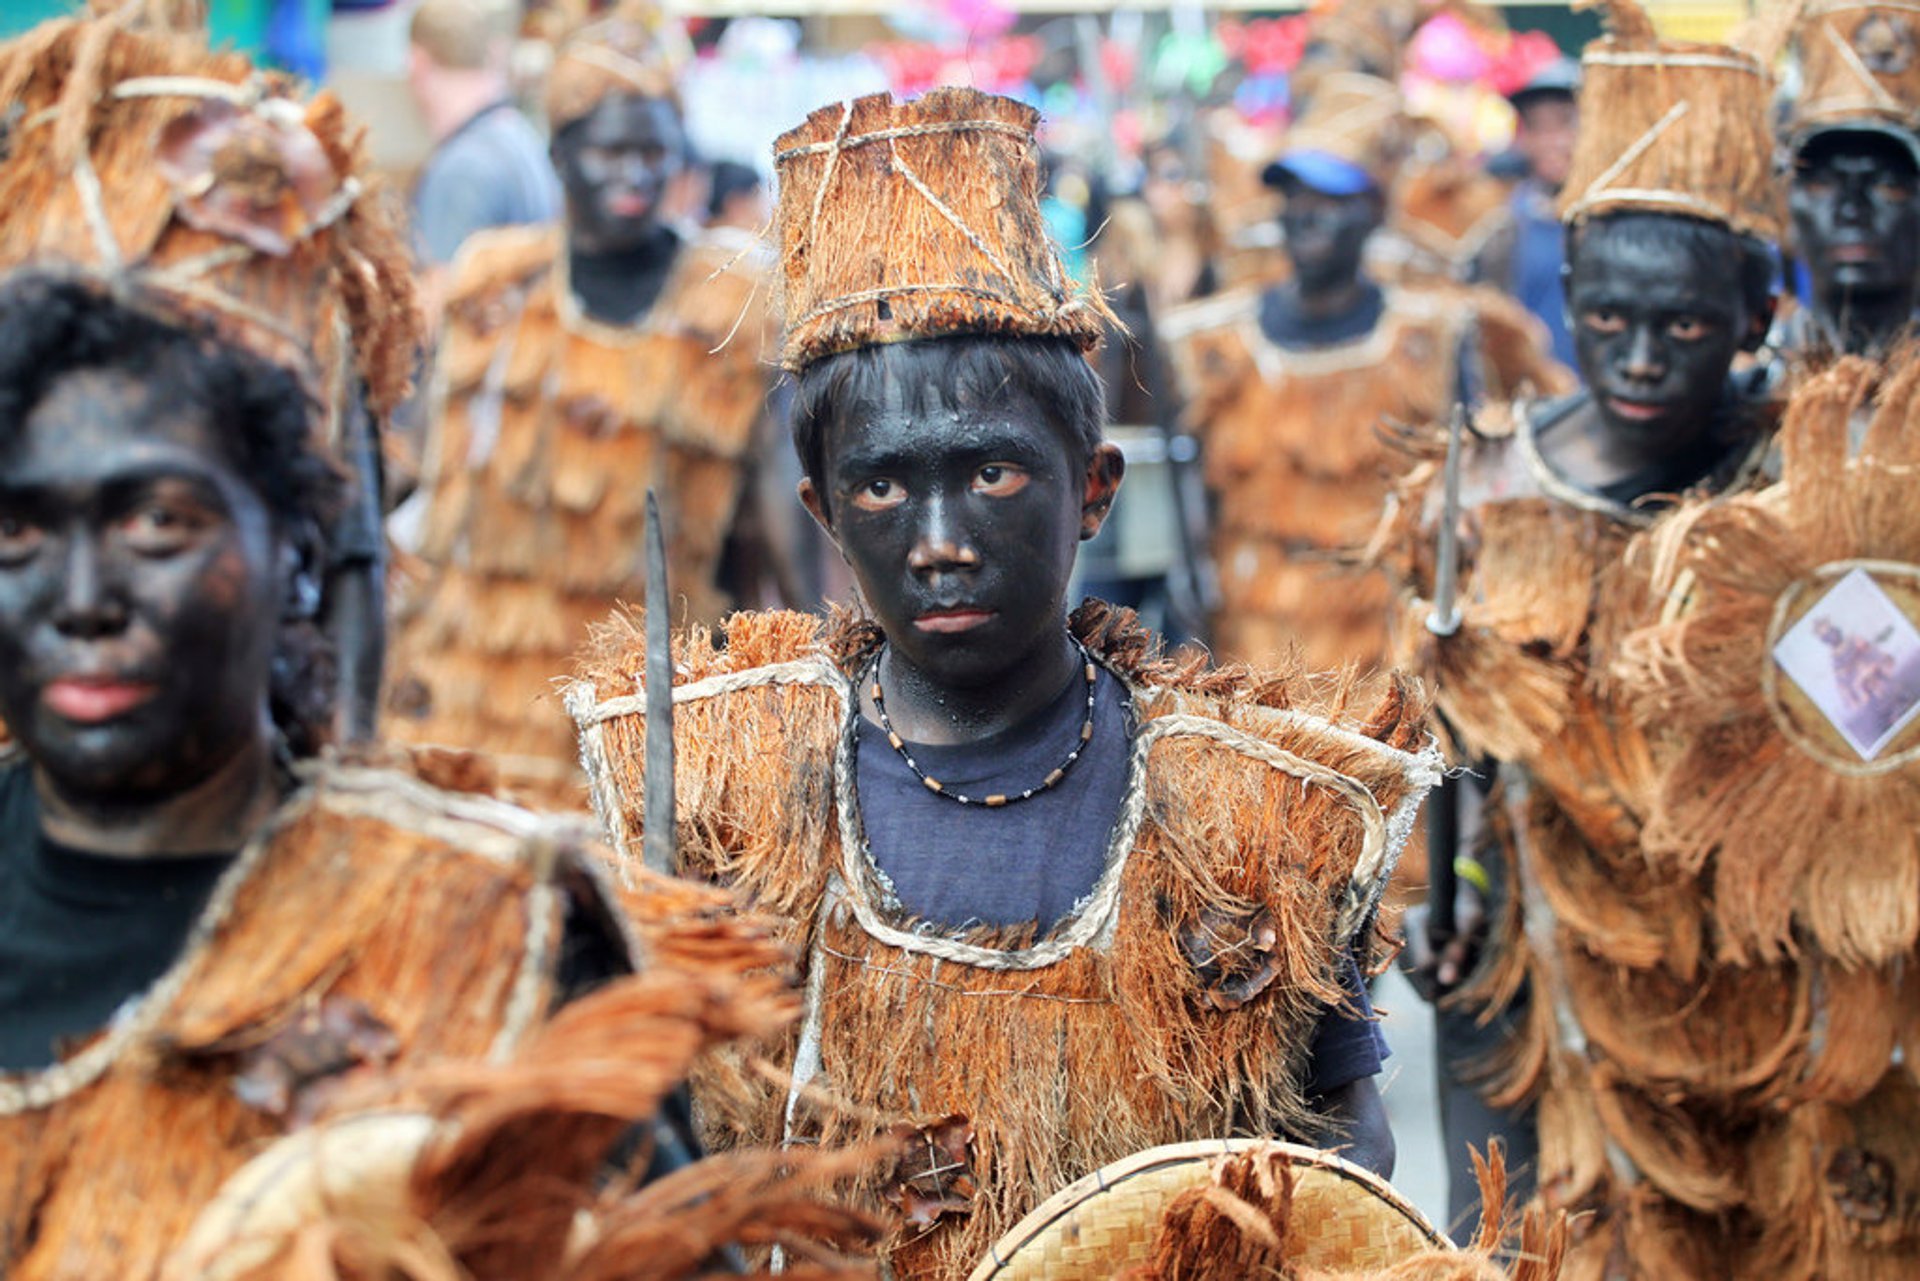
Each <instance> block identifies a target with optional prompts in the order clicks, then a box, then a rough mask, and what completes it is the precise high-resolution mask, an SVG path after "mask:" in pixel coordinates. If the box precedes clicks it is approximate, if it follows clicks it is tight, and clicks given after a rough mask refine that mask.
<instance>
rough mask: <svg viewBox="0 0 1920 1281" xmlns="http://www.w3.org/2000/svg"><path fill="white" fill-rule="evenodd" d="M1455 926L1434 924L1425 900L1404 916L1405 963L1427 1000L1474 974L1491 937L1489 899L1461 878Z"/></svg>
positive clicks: (1455, 891)
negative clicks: (1487, 937)
mask: <svg viewBox="0 0 1920 1281" xmlns="http://www.w3.org/2000/svg"><path fill="white" fill-rule="evenodd" d="M1453 920H1454V928H1453V930H1452V931H1451V932H1447V931H1441V930H1438V929H1436V928H1435V927H1434V924H1433V912H1432V909H1431V908H1429V907H1428V906H1427V905H1426V904H1425V903H1416V904H1415V905H1414V906H1412V907H1410V908H1408V909H1407V913H1406V916H1405V918H1404V922H1403V924H1404V928H1405V930H1406V940H1407V945H1406V950H1405V951H1404V952H1403V953H1402V954H1401V966H1402V967H1403V968H1404V969H1405V971H1406V974H1407V980H1408V982H1410V983H1412V984H1413V987H1414V990H1415V991H1416V992H1418V993H1419V994H1420V995H1421V997H1422V998H1423V999H1425V1000H1429V1001H1433V1000H1438V999H1439V998H1440V997H1442V996H1444V995H1446V994H1447V993H1448V992H1449V991H1451V990H1453V989H1454V988H1455V987H1458V986H1459V985H1460V983H1461V982H1463V981H1464V980H1465V979H1466V977H1467V975H1469V974H1471V973H1473V967H1474V964H1475V962H1476V961H1477V960H1478V959H1479V955H1480V949H1481V947H1482V946H1483V945H1484V944H1485V942H1486V936H1487V901H1486V898H1485V896H1484V895H1482V894H1481V893H1480V890H1479V889H1478V888H1477V887H1476V886H1474V885H1471V884H1468V883H1467V882H1466V881H1461V882H1460V883H1459V884H1458V885H1457V886H1456V887H1455V890H1454V896H1453Z"/></svg>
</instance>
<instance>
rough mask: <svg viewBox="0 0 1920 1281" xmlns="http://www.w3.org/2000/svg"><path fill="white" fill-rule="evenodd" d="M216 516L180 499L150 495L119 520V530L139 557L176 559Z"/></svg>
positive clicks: (195, 504) (128, 545) (163, 495)
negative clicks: (171, 557) (168, 557)
mask: <svg viewBox="0 0 1920 1281" xmlns="http://www.w3.org/2000/svg"><path fill="white" fill-rule="evenodd" d="M212 520H213V517H212V515H211V513H209V512H207V511H206V510H205V509H204V508H202V507H201V506H200V505H199V504H197V503H194V502H191V501H189V500H186V499H183V498H181V497H178V496H171V495H166V494H157V493H156V494H149V495H147V496H145V497H142V498H141V499H140V500H139V501H137V502H136V503H134V504H133V505H132V506H131V507H130V508H129V509H128V510H127V512H126V514H125V515H124V516H122V517H121V518H120V522H119V531H120V537H121V539H122V540H123V541H124V542H125V543H126V545H127V547H128V548H129V549H130V550H131V551H133V552H134V553H135V554H137V555H140V556H155V557H161V556H174V555H178V554H179V553H180V552H183V551H185V550H187V548H189V547H191V546H192V545H193V544H194V543H195V542H196V541H197V540H198V539H199V537H200V535H201V534H202V533H203V532H204V531H205V530H206V529H207V527H208V526H209V525H210V524H212Z"/></svg>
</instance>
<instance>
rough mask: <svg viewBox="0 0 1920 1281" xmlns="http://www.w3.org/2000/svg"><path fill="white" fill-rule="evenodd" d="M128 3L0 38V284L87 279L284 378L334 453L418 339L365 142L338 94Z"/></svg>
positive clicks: (395, 393)
mask: <svg viewBox="0 0 1920 1281" xmlns="http://www.w3.org/2000/svg"><path fill="white" fill-rule="evenodd" d="M135 8H137V6H135V7H128V8H123V9H121V10H119V11H117V12H116V13H115V14H114V15H113V16H103V17H92V18H74V19H62V20H56V21H52V22H47V23H44V24H42V25H41V26H39V27H36V28H35V29H34V30H32V31H30V32H28V33H27V34H26V35H24V36H21V37H19V38H18V39H16V40H13V41H11V42H9V43H7V44H5V45H0V103H5V104H8V106H7V111H6V114H5V115H4V116H0V121H3V122H4V123H3V125H0V209H4V210H5V211H6V212H5V217H4V218H3V219H0V275H13V274H15V273H19V272H23V271H36V272H44V273H46V274H49V275H53V276H61V277H67V278H73V279H78V280H80V281H82V282H84V283H86V284H88V285H90V286H93V287H97V288H98V289H99V290H101V291H102V292H103V293H106V294H109V295H111V296H112V297H113V298H115V299H116V300H118V301H120V302H122V303H124V304H126V305H128V306H131V307H134V308H137V309H139V310H141V311H144V312H147V313H148V314H151V315H154V316H157V317H158V318H160V319H162V320H165V321H168V322H169V323H177V324H184V325H194V326H207V327H210V328H211V329H212V330H213V331H214V332H215V333H216V334H217V335H219V337H221V338H222V339H223V340H225V341H228V342H231V343H234V344H235V345H237V346H240V347H243V348H246V349H248V350H250V351H252V352H254V353H256V354H257V355H259V356H261V357H262V358H263V359H266V360H268V361H271V362H272V363H274V364H276V365H280V366H282V367H284V368H287V369H289V370H292V371H293V372H295V373H296V374H298V375H299V376H300V377H301V378H302V380H303V381H304V382H305V384H306V386H307V387H308V389H309V390H310V391H311V392H312V393H313V394H314V396H315V397H316V398H317V399H318V401H319V403H320V404H321V406H322V407H323V409H324V410H325V417H324V422H323V424H322V425H321V429H320V431H321V443H322V444H323V445H324V446H326V447H327V448H328V449H329V452H333V450H334V447H335V446H336V444H337V442H338V436H337V434H336V432H337V427H338V419H339V416H340V413H341V410H342V408H343V405H344V403H345V401H346V399H347V396H346V393H347V391H348V389H349V378H350V376H352V375H357V376H358V377H359V378H361V379H363V380H364V382H365V385H366V395H367V402H368V404H369V406H370V407H371V408H372V409H373V410H374V411H375V412H376V413H383V412H385V411H386V410H388V409H390V408H391V407H392V406H393V405H394V404H395V403H396V402H398V401H399V399H400V398H401V397H402V396H403V395H404V394H405V392H406V388H407V383H408V379H409V378H410V377H411V376H412V371H413V362H414V356H415V352H416V349H417V346H418V342H419V338H420V333H421V330H420V320H419V315H418V312H417V310H416V308H415V306H414V294H413V283H412V277H411V275H410V273H409V260H408V256H407V248H406V241H405V239H404V237H403V236H402V235H401V233H400V231H399V227H398V225H397V223H396V222H395V221H394V220H393V219H392V217H391V215H390V214H389V212H388V210H387V208H386V205H385V203H384V202H383V201H379V200H375V199H373V198H371V195H370V193H369V190H368V187H367V185H366V181H365V179H364V178H363V177H362V174H363V160H362V155H361V149H360V143H361V138H360V133H359V131H358V130H356V129H354V128H353V127H352V125H351V123H350V122H349V120H348V118H347V116H346V113H345V111H344V110H343V109H342V108H341V106H340V104H339V102H338V100H336V99H335V98H334V97H333V96H332V95H330V94H324V93H323V94H321V95H319V96H318V97H316V98H313V99H312V100H311V101H303V100H302V99H300V98H299V97H297V96H296V95H295V92H294V89H293V85H292V82H291V81H290V80H288V79H287V78H285V77H281V76H277V75H268V74H265V73H262V72H258V71H256V70H255V69H254V68H253V66H252V64H250V63H249V62H248V61H247V59H246V58H244V57H242V56H240V55H238V54H232V53H213V52H210V51H209V50H208V48H207V46H206V43H205V41H204V39H203V38H201V37H200V36H199V35H197V34H187V33H184V32H182V31H180V30H177V29H169V28H166V27H164V26H161V25H158V24H155V25H146V24H143V23H142V22H140V20H139V19H138V18H136V17H134V16H130V15H131V14H132V13H133V12H134V9H135Z"/></svg>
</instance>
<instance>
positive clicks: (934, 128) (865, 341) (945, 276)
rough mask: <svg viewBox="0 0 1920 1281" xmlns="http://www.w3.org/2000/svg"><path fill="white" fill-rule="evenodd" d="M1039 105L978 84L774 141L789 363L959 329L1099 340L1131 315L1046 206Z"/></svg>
mask: <svg viewBox="0 0 1920 1281" xmlns="http://www.w3.org/2000/svg"><path fill="white" fill-rule="evenodd" d="M1039 119H1040V116H1039V113H1038V112H1036V111H1034V110H1033V109H1032V108H1031V107H1028V106H1025V105H1024V104H1022V103H1019V102H1015V101H1014V100H1013V99H1011V98H1002V97H998V96H996V95H994V94H988V93H981V92H980V91H978V90H976V89H951V88H949V89H935V90H933V91H931V92H929V93H928V94H927V95H926V96H925V97H922V98H917V99H915V100H914V101H912V102H895V101H894V100H893V99H892V98H891V97H890V96H888V95H887V94H884V93H880V94H872V95H870V96H868V97H865V98H859V99H855V100H854V101H852V102H845V103H837V104H835V105H833V106H830V107H822V108H821V109H820V110H818V111H815V112H814V113H813V114H812V115H810V116H808V117H807V119H806V121H805V123H803V124H801V125H800V126H799V127H798V128H796V129H792V130H790V131H788V132H787V133H785V134H783V135H781V137H780V139H779V140H778V141H777V142H776V143H775V144H774V157H773V159H774V167H775V170H776V172H777V174H778V176H779V183H780V206H779V210H778V212H777V213H776V215H775V224H774V225H775V227H776V228H777V229H778V234H779V237H780V257H781V273H782V275H781V279H782V289H783V294H784V297H783V303H784V306H785V314H786V315H787V317H788V320H787V337H786V348H785V351H784V352H783V355H782V363H783V364H784V365H785V366H786V367H787V368H788V369H792V370H799V369H803V368H805V367H806V366H807V365H810V364H812V363H813V362H814V361H816V360H819V359H821V358H823V357H825V356H830V355H833V354H834V353H836V352H842V351H851V350H853V349H855V348H858V347H868V346H873V345H876V344H880V343H891V342H903V341H907V340H910V339H915V338H938V337H944V336H949V335H954V334H1004V335H1009V336H1014V337H1060V338H1069V339H1072V340H1073V341H1074V342H1076V343H1078V344H1079V345H1080V346H1081V347H1082V348H1083V349H1086V350H1092V349H1093V348H1094V347H1095V346H1096V345H1098V343H1099V341H1100V338H1101V336H1102V334H1103V333H1104V332H1105V331H1106V329H1107V327H1108V325H1109V324H1113V325H1117V324H1118V323H1119V322H1118V321H1116V320H1114V318H1113V313H1112V312H1111V311H1110V310H1109V309H1108V307H1107V304H1106V300H1105V299H1104V298H1102V297H1101V296H1100V294H1099V292H1098V291H1097V290H1093V289H1087V288H1084V287H1082V286H1080V285H1079V284H1077V283H1076V282H1075V281H1074V280H1073V279H1072V278H1071V277H1070V276H1068V275H1067V272H1066V269H1065V268H1064V267H1063V266H1062V265H1061V262H1060V254H1059V250H1058V249H1057V247H1056V246H1055V245H1054V242H1053V237H1052V234H1051V233H1050V232H1049V231H1048V230H1047V224H1046V222H1045V220H1044V219H1043V218H1042V217H1041V214H1040V165H1039V159H1038V154H1037V153H1038V143H1037V142H1036V140H1035V138H1034V128H1035V126H1036V125H1037V124H1038V123H1039Z"/></svg>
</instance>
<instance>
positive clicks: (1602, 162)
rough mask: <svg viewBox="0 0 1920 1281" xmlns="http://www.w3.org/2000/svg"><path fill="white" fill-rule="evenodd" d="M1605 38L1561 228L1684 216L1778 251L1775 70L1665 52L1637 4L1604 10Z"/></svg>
mask: <svg viewBox="0 0 1920 1281" xmlns="http://www.w3.org/2000/svg"><path fill="white" fill-rule="evenodd" d="M1603 7H1604V8H1605V10H1606V21H1607V34H1606V35H1605V36H1603V37H1601V38H1600V39H1599V40H1596V41H1594V42H1593V43H1592V44H1590V45H1588V46H1587V48H1586V52H1585V54H1584V55H1583V56H1582V57H1581V60H1580V66H1581V90H1580V136H1579V138H1578V140H1577V141H1576V142H1575V144H1574V151H1573V166H1572V170H1571V172H1570V173H1569V174H1568V175H1567V182H1566V186H1565V188H1564V189H1563V191H1562V194H1561V198H1560V213H1561V218H1562V219H1563V220H1564V221H1566V222H1568V223H1580V222H1583V221H1585V220H1586V219H1588V218H1591V217H1595V216H1597V215H1600V214H1607V213H1621V212H1626V211H1638V212H1643V213H1663V214H1679V215H1683V216H1685V217H1689V218H1699V219H1703V220H1705V221H1707V222H1714V223H1719V224H1720V225H1722V226H1725V227H1729V228H1731V229H1732V230H1734V231H1736V232H1740V233H1742V234H1744V235H1752V236H1758V237H1760V238H1761V239H1764V240H1777V239H1778V238H1779V233H1780V229H1781V226H1782V209H1781V192H1780V189H1779V184H1778V182H1777V180H1776V177H1775V172H1774V165H1773V136H1772V132H1771V130H1770V128H1769V119H1770V109H1771V103H1772V100H1773V88H1774V85H1773V77H1772V75H1771V74H1770V73H1769V72H1768V70H1767V67H1768V65H1769V63H1770V61H1771V59H1770V58H1769V57H1768V56H1765V54H1764V53H1763V52H1759V51H1748V50H1746V49H1741V48H1736V47H1734V46H1732V45H1721V44H1699V43H1695V42H1692V41H1684V40H1662V39H1660V38H1659V36H1658V35H1656V34H1655V32H1654V29H1653V23H1652V20H1651V19H1649V18H1648V17H1647V14H1646V12H1645V10H1643V9H1641V8H1640V6H1639V5H1638V4H1636V3H1635V2H1634V0H1603Z"/></svg>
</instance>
